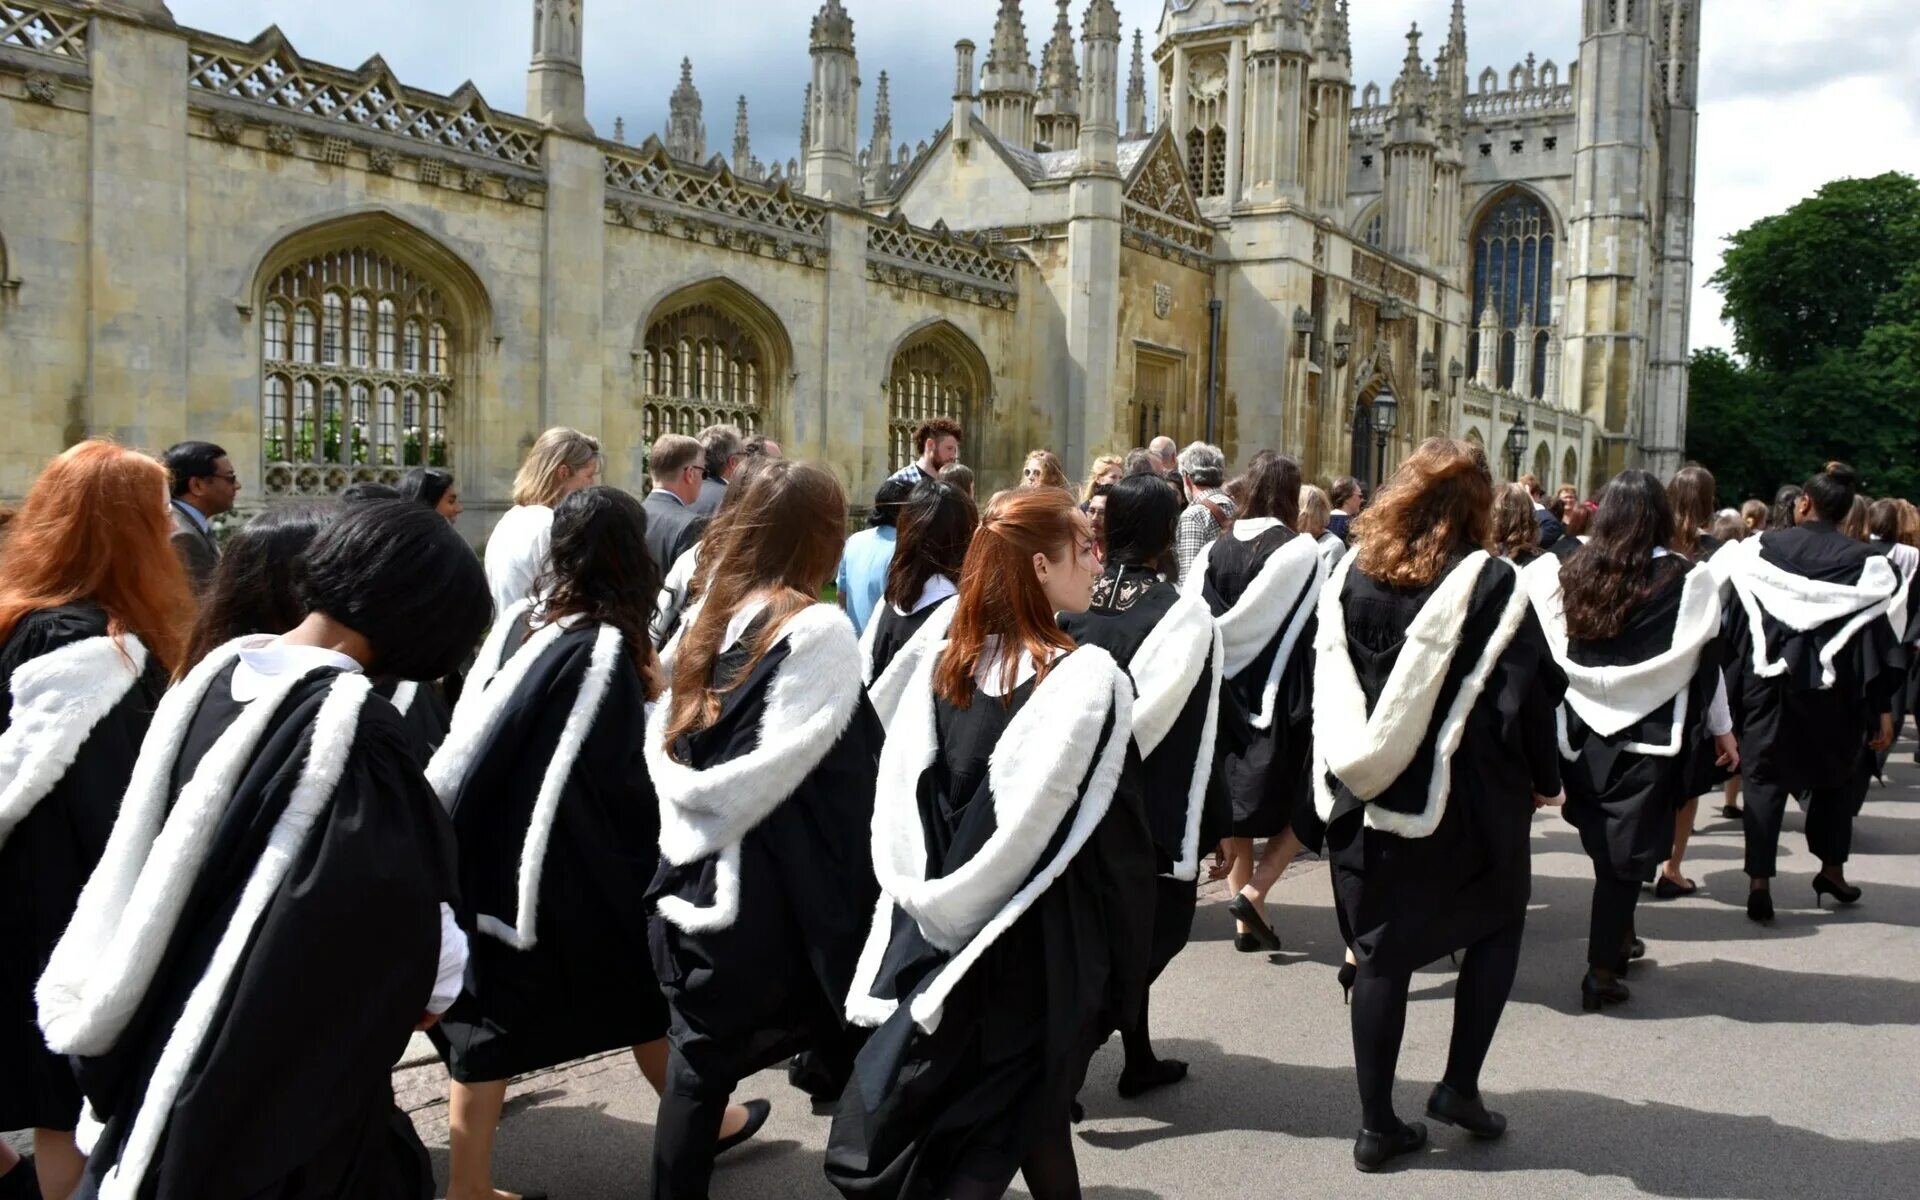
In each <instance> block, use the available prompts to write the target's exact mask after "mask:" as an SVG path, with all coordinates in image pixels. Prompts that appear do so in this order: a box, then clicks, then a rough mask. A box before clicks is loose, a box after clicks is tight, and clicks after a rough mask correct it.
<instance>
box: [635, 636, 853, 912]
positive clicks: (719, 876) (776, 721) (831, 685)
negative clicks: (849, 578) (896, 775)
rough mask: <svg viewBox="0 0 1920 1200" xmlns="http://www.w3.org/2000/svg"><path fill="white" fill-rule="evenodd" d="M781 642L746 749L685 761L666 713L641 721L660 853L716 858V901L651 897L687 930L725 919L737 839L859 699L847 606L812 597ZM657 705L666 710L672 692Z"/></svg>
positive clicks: (781, 797)
mask: <svg viewBox="0 0 1920 1200" xmlns="http://www.w3.org/2000/svg"><path fill="white" fill-rule="evenodd" d="M779 643H784V644H785V645H786V647H787V657H786V660H785V661H784V662H782V663H781V664H780V667H779V670H778V672H777V673H776V674H775V676H774V679H773V682H772V683H771V684H770V685H769V688H768V695H767V700H766V708H765V711H764V713H763V714H762V716H761V721H760V729H759V738H758V741H757V744H756V745H755V746H754V748H753V749H752V750H751V751H749V752H748V753H746V754H743V755H741V756H739V757H738V758H733V759H729V760H728V761H726V762H723V763H720V764H718V765H716V766H712V767H707V768H704V769H702V768H699V767H691V766H688V765H686V764H684V763H681V762H679V761H677V760H676V759H675V758H674V757H673V755H672V753H671V747H669V746H668V744H667V742H666V727H667V722H666V721H665V720H659V721H656V722H654V723H653V724H652V725H650V726H649V727H648V729H647V740H646V755H647V770H648V772H649V773H650V774H651V775H652V776H653V784H654V789H655V791H657V792H658V793H659V796H660V853H661V856H662V857H664V858H665V859H666V860H667V861H668V862H670V863H672V864H673V865H675V866H685V865H687V864H688V863H692V862H697V861H699V860H701V859H704V858H711V857H713V856H715V855H718V856H720V862H719V863H718V865H717V871H716V890H717V893H718V895H717V899H716V904H715V907H713V908H710V909H697V908H695V907H694V906H692V905H690V904H688V903H686V902H685V901H684V900H682V899H681V898H680V897H677V896H664V897H662V898H661V899H660V901H659V911H660V915H661V916H663V917H665V918H667V919H668V920H670V921H672V922H673V923H674V924H675V925H677V926H679V927H680V928H681V929H683V930H686V931H688V932H698V931H701V930H708V929H723V928H726V927H727V926H729V925H731V924H732V923H733V919H734V917H735V916H736V915H737V913H738V906H739V900H740V894H739V884H740V878H739V868H740V839H742V838H744V837H746V836H747V834H749V833H751V832H753V830H754V828H755V827H756V826H757V825H759V824H760V822H762V821H764V820H766V819H767V817H768V816H769V815H770V814H772V812H773V811H774V810H775V809H776V808H778V807H779V806H780V805H781V804H783V803H785V801H786V799H787V797H789V796H791V795H792V794H793V793H794V791H795V790H796V789H797V788H799V786H800V785H801V784H802V783H804V782H806V779H807V776H809V775H811V774H812V773H813V771H814V769H815V768H817V767H818V766H819V765H820V764H821V762H822V761H823V760H824V759H825V758H826V756H827V754H828V752H830V751H831V750H832V749H833V747H834V744H835V743H837V742H838V741H839V740H840V735H841V734H842V733H845V732H846V729H847V726H848V725H849V724H851V723H852V721H853V715H854V713H855V711H856V710H857V709H858V707H859V704H860V697H861V687H860V644H859V642H858V640H857V639H855V637H854V636H853V626H852V624H850V623H849V622H848V620H847V617H846V614H845V613H842V612H840V611H839V610H838V609H834V608H829V607H827V606H826V605H820V604H816V605H814V606H813V607H811V608H808V609H804V610H802V611H801V612H799V613H797V614H796V615H794V616H793V617H792V618H791V619H789V620H788V621H787V623H786V625H785V627H784V628H782V629H781V631H780V636H779ZM779 643H776V644H779ZM657 711H659V712H661V713H668V712H672V711H673V693H672V692H671V691H668V692H667V693H666V694H665V695H664V696H662V697H661V698H660V704H659V708H658V710H657Z"/></svg>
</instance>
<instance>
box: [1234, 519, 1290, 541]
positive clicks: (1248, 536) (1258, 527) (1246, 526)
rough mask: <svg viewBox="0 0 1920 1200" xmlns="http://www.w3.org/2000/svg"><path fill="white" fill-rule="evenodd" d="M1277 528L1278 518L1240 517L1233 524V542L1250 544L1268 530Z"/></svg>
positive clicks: (1278, 524)
mask: <svg viewBox="0 0 1920 1200" xmlns="http://www.w3.org/2000/svg"><path fill="white" fill-rule="evenodd" d="M1279 526H1280V518H1279V517H1241V518H1240V519H1239V520H1237V521H1235V522H1234V523H1233V540H1234V541H1236V542H1250V541H1252V540H1253V539H1255V538H1257V537H1259V536H1260V535H1261V534H1263V533H1265V532H1267V531H1268V530H1269V529H1277V528H1279Z"/></svg>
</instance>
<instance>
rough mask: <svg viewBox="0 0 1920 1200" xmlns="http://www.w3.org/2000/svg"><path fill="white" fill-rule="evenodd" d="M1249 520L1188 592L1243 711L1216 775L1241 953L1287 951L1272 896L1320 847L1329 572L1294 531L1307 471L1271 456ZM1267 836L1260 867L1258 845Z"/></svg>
mask: <svg viewBox="0 0 1920 1200" xmlns="http://www.w3.org/2000/svg"><path fill="white" fill-rule="evenodd" d="M1248 477H1249V483H1250V494H1249V496H1248V502H1247V505H1246V511H1245V512H1243V513H1241V514H1240V516H1239V518H1238V519H1236V520H1235V521H1234V523H1233V527H1232V529H1231V530H1230V531H1229V532H1228V533H1226V534H1224V535H1222V536H1221V538H1220V539H1219V540H1218V541H1216V542H1213V543H1211V544H1209V545H1208V546H1207V547H1206V548H1204V549H1203V550H1201V552H1200V555H1199V557H1198V558H1195V559H1194V560H1193V566H1192V568H1191V569H1190V570H1189V571H1188V573H1187V577H1186V578H1185V579H1184V580H1182V581H1181V591H1182V592H1184V593H1186V594H1187V595H1190V596H1199V597H1202V598H1204V599H1205V600H1206V602H1207V604H1208V605H1209V607H1211V608H1212V610H1213V613H1214V616H1215V618H1216V620H1217V621H1218V622H1219V625H1220V632H1221V636H1222V638H1223V639H1224V644H1225V660H1224V667H1225V670H1226V679H1227V688H1228V689H1229V690H1230V691H1231V692H1232V694H1233V703H1234V705H1235V706H1237V707H1238V708H1239V709H1240V710H1242V711H1244V712H1245V713H1246V714H1247V720H1246V723H1245V725H1244V726H1239V725H1238V723H1236V728H1237V729H1238V730H1240V732H1235V733H1233V734H1231V735H1230V736H1229V738H1228V740H1227V742H1226V753H1225V756H1224V758H1223V759H1222V764H1221V771H1222V777H1223V781H1224V782H1225V784H1226V787H1227V794H1228V795H1229V796H1230V797H1231V799H1232V804H1233V827H1232V832H1231V835H1230V836H1229V837H1228V838H1227V840H1226V842H1225V848H1226V852H1227V856H1228V860H1229V869H1228V875H1227V881H1228V883H1229V884H1230V885H1231V886H1232V887H1233V889H1234V891H1235V893H1236V894H1235V896H1234V898H1233V900H1232V901H1231V902H1230V903H1229V904H1228V909H1229V911H1231V912H1232V913H1233V915H1234V919H1235V920H1236V921H1238V922H1239V926H1238V929H1239V932H1238V934H1237V935H1236V937H1235V938H1234V946H1235V948H1236V949H1239V950H1242V951H1247V952H1253V951H1260V950H1269V951H1270V950H1278V949H1280V938H1279V937H1278V936H1277V935H1276V934H1275V933H1274V931H1273V927H1272V926H1271V925H1269V924H1268V923H1267V919H1266V903H1267V892H1268V891H1270V890H1271V889H1272V888H1273V885H1274V884H1275V883H1277V882H1279V880H1280V876H1281V875H1282V874H1284V873H1285V872H1286V869H1287V864H1288V863H1290V862H1292V861H1293V859H1294V856H1295V855H1297V854H1299V853H1300V851H1301V850H1302V849H1303V848H1305V847H1307V846H1309V845H1312V846H1316V847H1317V846H1318V845H1319V840H1320V834H1319V830H1318V828H1317V822H1316V820H1315V818H1314V816H1313V803H1312V794H1311V792H1310V790H1309V789H1308V787H1307V759H1308V756H1309V750H1308V747H1309V744H1310V741H1311V727H1312V723H1313V632H1314V605H1315V604H1316V603H1317V602H1318V601H1319V599H1320V589H1321V586H1322V585H1323V584H1324V583H1325V582H1326V578H1327V569H1328V568H1327V563H1326V560H1325V559H1324V558H1323V557H1322V556H1321V555H1320V553H1319V548H1318V546H1317V545H1316V544H1315V542H1314V540H1313V539H1312V538H1310V537H1304V536H1302V535H1300V534H1299V533H1296V532H1295V531H1294V529H1293V525H1294V523H1295V521H1296V520H1297V519H1298V516H1299V511H1300V464H1299V463H1297V462H1295V461H1294V460H1293V459H1291V458H1287V457H1285V456H1283V455H1277V454H1272V453H1262V454H1260V455H1258V456H1256V457H1255V460H1254V463H1253V464H1252V466H1251V467H1250V468H1249V469H1248ZM1256 838H1265V839H1266V840H1267V841H1266V845H1265V847H1264V848H1263V849H1262V850H1261V853H1260V859H1259V861H1258V863H1256V862H1255V861H1254V858H1253V842H1254V839H1256Z"/></svg>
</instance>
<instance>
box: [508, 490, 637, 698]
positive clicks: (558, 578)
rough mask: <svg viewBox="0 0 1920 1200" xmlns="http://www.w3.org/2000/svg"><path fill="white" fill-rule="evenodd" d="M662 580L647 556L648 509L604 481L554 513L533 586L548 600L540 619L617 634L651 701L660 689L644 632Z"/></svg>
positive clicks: (578, 493)
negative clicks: (575, 621)
mask: <svg viewBox="0 0 1920 1200" xmlns="http://www.w3.org/2000/svg"><path fill="white" fill-rule="evenodd" d="M660 581H661V580H660V566H659V564H657V563H655V562H654V561H653V555H651V554H649V553H648V552H647V510H646V508H645V507H644V506H643V505H642V504H641V503H640V501H638V500H636V499H634V498H633V496H632V495H630V494H629V493H627V492H623V491H621V490H620V489H619V488H616V487H609V486H606V485H604V484H600V485H596V486H594V487H589V488H581V489H580V490H579V491H577V492H575V493H573V494H572V495H570V496H568V497H567V498H566V499H564V500H562V501H561V502H560V504H559V506H558V507H557V508H555V509H554V510H553V545H552V548H551V550H550V551H549V552H548V555H547V568H546V571H545V572H544V573H543V574H542V575H541V577H540V581H539V583H537V584H536V585H535V587H534V590H535V593H536V594H537V595H541V596H544V597H545V600H544V601H543V606H542V610H541V611H542V615H543V616H544V617H545V618H546V619H548V620H554V621H557V620H559V619H560V618H562V617H580V618H584V619H586V620H589V621H593V622H596V623H598V624H601V625H611V626H613V627H614V628H615V629H618V630H619V631H620V636H621V637H623V638H625V639H626V642H627V651H628V653H630V654H632V655H633V663H634V666H635V667H636V668H638V669H639V671H640V675H641V678H642V679H643V680H645V681H646V687H647V694H648V696H649V697H652V696H655V695H658V694H659V692H660V690H661V683H660V670H659V664H658V660H657V659H656V658H655V657H654V653H653V638H652V636H651V634H650V633H649V632H648V629H647V622H648V621H649V620H650V619H651V618H652V616H653V606H654V602H655V600H656V599H657V598H658V597H659V595H660Z"/></svg>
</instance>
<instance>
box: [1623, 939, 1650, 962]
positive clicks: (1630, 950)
mask: <svg viewBox="0 0 1920 1200" xmlns="http://www.w3.org/2000/svg"><path fill="white" fill-rule="evenodd" d="M1646 956H1647V944H1646V943H1645V942H1643V941H1641V940H1640V939H1639V938H1634V939H1633V941H1632V942H1631V943H1629V944H1628V946H1627V957H1628V958H1630V959H1633V960H1634V961H1635V962H1638V961H1640V960H1641V959H1643V958H1645V957H1646Z"/></svg>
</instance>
